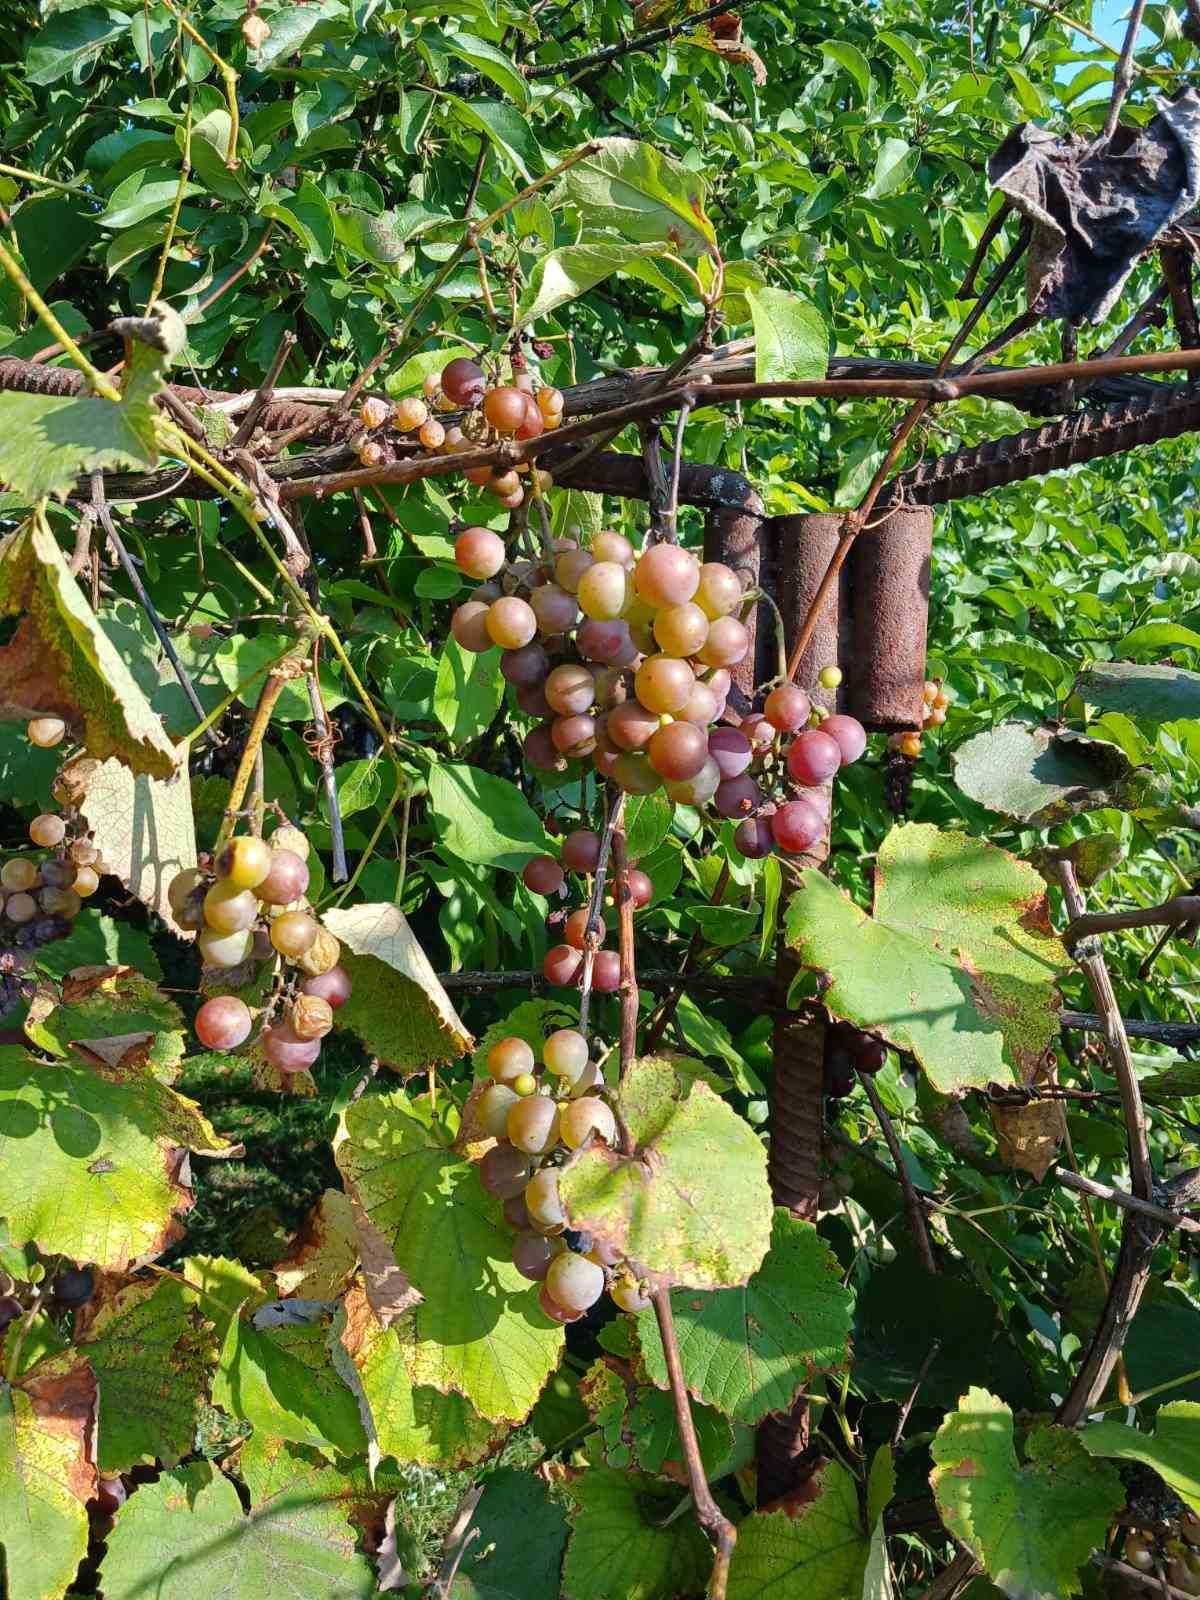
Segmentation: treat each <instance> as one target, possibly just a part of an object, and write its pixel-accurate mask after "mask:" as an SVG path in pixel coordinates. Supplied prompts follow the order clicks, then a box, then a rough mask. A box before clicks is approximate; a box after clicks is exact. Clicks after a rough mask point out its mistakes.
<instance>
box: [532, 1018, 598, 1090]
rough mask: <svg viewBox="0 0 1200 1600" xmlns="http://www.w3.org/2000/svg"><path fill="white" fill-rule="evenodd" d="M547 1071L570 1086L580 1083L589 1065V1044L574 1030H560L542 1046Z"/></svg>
mask: <svg viewBox="0 0 1200 1600" xmlns="http://www.w3.org/2000/svg"><path fill="white" fill-rule="evenodd" d="M542 1060H543V1061H544V1062H545V1064H546V1071H547V1072H552V1073H553V1074H554V1075H555V1077H556V1078H565V1079H566V1080H567V1082H568V1083H569V1084H573V1083H575V1082H577V1081H578V1079H579V1077H580V1074H581V1073H582V1072H583V1069H584V1067H586V1066H587V1063H588V1043H587V1040H586V1039H585V1038H584V1036H583V1035H582V1034H581V1033H579V1032H577V1031H576V1030H575V1029H574V1028H559V1029H558V1030H557V1032H555V1033H552V1034H551V1035H550V1037H549V1038H548V1039H547V1040H546V1042H545V1044H543V1046H542Z"/></svg>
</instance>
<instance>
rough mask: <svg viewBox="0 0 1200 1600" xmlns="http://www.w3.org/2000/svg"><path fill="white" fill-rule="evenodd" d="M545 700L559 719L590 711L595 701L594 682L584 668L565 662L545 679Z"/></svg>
mask: <svg viewBox="0 0 1200 1600" xmlns="http://www.w3.org/2000/svg"><path fill="white" fill-rule="evenodd" d="M546 699H547V700H549V702H550V704H551V705H552V706H553V708H554V710H555V711H557V712H558V714H559V716H560V717H570V716H575V715H577V714H578V713H580V712H583V711H590V710H591V708H592V706H593V704H594V703H595V699H596V680H595V678H593V676H592V674H591V673H590V672H589V671H588V669H587V668H586V667H581V666H578V665H576V664H575V663H574V662H565V663H564V664H563V665H562V666H561V667H555V669H554V671H553V672H552V673H551V674H550V676H549V677H548V678H547V679H546Z"/></svg>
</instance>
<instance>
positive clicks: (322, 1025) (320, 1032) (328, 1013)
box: [291, 994, 333, 1039]
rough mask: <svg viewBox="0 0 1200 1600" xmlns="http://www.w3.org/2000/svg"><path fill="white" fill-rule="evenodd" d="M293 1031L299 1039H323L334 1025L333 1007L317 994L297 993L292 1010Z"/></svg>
mask: <svg viewBox="0 0 1200 1600" xmlns="http://www.w3.org/2000/svg"><path fill="white" fill-rule="evenodd" d="M291 1024H292V1032H293V1033H294V1034H295V1035H296V1037H297V1038H298V1039H323V1038H324V1037H325V1035H326V1034H327V1033H328V1032H329V1030H330V1028H332V1027H333V1007H332V1006H331V1005H330V1004H329V1001H328V1000H322V999H321V998H320V997H319V996H318V995H315V994H301V995H297V997H296V1001H295V1004H294V1005H293V1006H292V1011H291Z"/></svg>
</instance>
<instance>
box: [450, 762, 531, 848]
mask: <svg viewBox="0 0 1200 1600" xmlns="http://www.w3.org/2000/svg"><path fill="white" fill-rule="evenodd" d="M429 809H430V812H431V813H432V815H433V818H434V819H435V822H436V826H437V835H438V840H439V842H440V843H441V844H442V845H443V847H444V848H445V849H447V850H448V851H449V852H450V854H451V855H455V856H458V858H459V860H460V861H469V862H471V863H472V864H473V865H475V866H480V867H506V868H507V869H508V870H509V871H510V872H519V871H520V869H521V868H522V867H523V866H524V865H525V863H526V862H527V861H528V860H529V857H530V856H531V855H538V854H543V853H545V852H546V851H547V850H549V848H550V843H549V840H548V839H547V837H546V830H545V828H544V827H543V826H542V823H541V820H540V819H539V817H538V816H537V814H536V813H535V811H534V810H533V807H532V806H531V805H530V804H529V801H528V800H526V798H525V796H524V795H523V794H522V793H521V791H520V790H519V789H518V788H517V786H516V784H514V783H509V781H508V780H507V779H506V778H497V777H494V776H493V775H492V774H491V773H490V772H482V771H481V770H480V769H479V768H478V767H470V766H466V765H464V764H463V763H461V762H455V761H438V762H436V763H434V765H433V766H431V767H430V769H429Z"/></svg>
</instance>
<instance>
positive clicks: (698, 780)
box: [666, 756, 721, 806]
mask: <svg viewBox="0 0 1200 1600" xmlns="http://www.w3.org/2000/svg"><path fill="white" fill-rule="evenodd" d="M720 785H721V769H720V767H719V766H718V765H717V763H716V762H715V761H714V760H713V758H712V757H711V756H709V758H708V759H707V761H705V763H704V765H703V766H702V767H701V768H700V771H699V772H698V773H697V774H696V776H695V777H694V778H682V779H681V780H680V781H679V782H678V783H668V784H667V786H666V787H667V794H668V795H669V796H670V797H671V799H672V800H674V801H675V802H676V804H678V805H681V806H705V805H707V804H708V802H709V801H710V800H711V799H712V797H713V795H715V794H716V792H717V790H718V788H719V787H720Z"/></svg>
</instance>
